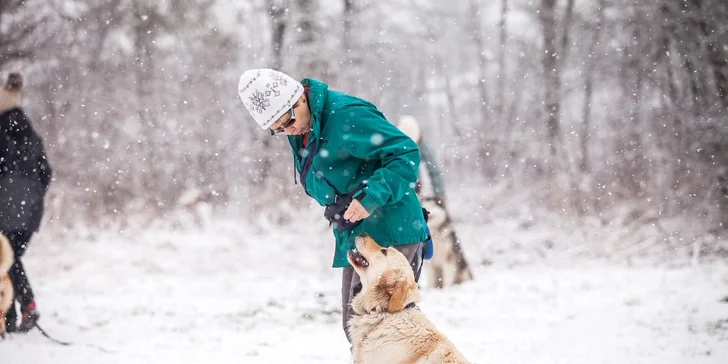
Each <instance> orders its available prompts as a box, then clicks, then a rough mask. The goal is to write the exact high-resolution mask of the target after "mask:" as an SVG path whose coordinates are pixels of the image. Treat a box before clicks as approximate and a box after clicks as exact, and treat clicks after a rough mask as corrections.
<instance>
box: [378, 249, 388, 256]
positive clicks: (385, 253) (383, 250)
mask: <svg viewBox="0 0 728 364" xmlns="http://www.w3.org/2000/svg"><path fill="white" fill-rule="evenodd" d="M380 251H381V252H382V254H384V256H385V257H386V256H387V249H382V250H380Z"/></svg>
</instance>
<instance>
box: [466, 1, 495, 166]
mask: <svg viewBox="0 0 728 364" xmlns="http://www.w3.org/2000/svg"><path fill="white" fill-rule="evenodd" d="M479 16H480V7H479V6H478V4H477V2H476V0H471V1H470V33H471V34H472V39H473V42H474V44H475V49H476V51H477V52H478V54H477V56H476V62H477V74H478V80H477V82H478V85H477V89H478V114H479V116H480V117H479V125H481V126H482V127H481V129H480V130H482V131H487V133H486V132H483V133H482V134H481V137H480V140H479V141H478V143H479V145H480V146H481V147H480V148H479V150H478V154H479V155H480V158H481V159H483V160H484V159H485V157H486V156H487V155H488V152H489V150H488V149H489V148H491V149H492V148H493V147H494V146H493V142H494V141H495V139H496V138H495V135H494V134H493V133H492V130H493V128H492V127H486V124H487V123H488V122H492V115H491V108H490V105H489V102H488V85H487V82H486V79H487V70H486V67H487V66H488V59H487V58H486V56H485V51H486V49H485V42H484V41H483V31H482V29H481V27H480V19H479V18H478V17H479ZM483 165H484V166H487V165H489V164H488V163H483ZM483 172H485V173H486V174H492V171H488V170H487V169H486V170H483Z"/></svg>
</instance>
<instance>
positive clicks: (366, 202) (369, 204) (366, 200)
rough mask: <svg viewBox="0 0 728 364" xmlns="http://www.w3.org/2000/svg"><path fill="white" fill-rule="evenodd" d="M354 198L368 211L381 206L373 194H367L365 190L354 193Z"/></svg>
mask: <svg viewBox="0 0 728 364" xmlns="http://www.w3.org/2000/svg"><path fill="white" fill-rule="evenodd" d="M354 198H356V199H357V200H359V202H361V205H362V206H364V208H365V209H366V210H367V212H368V213H370V214H371V213H372V212H374V210H376V209H377V208H378V207H379V206H381V205H380V204H379V203H377V201H375V200H374V196H372V195H370V194H368V193H367V192H366V190H362V191H359V192H357V193H356V195H354Z"/></svg>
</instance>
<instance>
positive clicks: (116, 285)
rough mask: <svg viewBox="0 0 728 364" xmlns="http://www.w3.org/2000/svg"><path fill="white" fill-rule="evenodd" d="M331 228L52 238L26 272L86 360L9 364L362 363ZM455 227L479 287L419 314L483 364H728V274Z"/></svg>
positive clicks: (442, 294) (48, 312) (40, 341)
mask: <svg viewBox="0 0 728 364" xmlns="http://www.w3.org/2000/svg"><path fill="white" fill-rule="evenodd" d="M319 220H320V219H319V218H318V217H312V218H311V220H310V221H306V222H305V224H301V225H298V226H295V227H292V226H288V227H282V228H273V227H272V226H273V224H270V225H268V226H270V228H261V227H257V228H252V227H250V226H248V225H246V224H242V223H240V222H239V221H225V220H219V221H217V222H215V223H214V224H212V225H211V226H208V227H207V228H204V229H200V230H190V229H171V228H160V227H155V226H149V227H147V228H145V229H139V230H140V231H143V233H130V232H129V231H123V232H119V231H118V230H115V229H109V230H107V231H101V232H94V233H92V234H88V235H86V236H84V237H82V238H70V237H66V238H58V237H56V238H53V239H52V238H51V236H53V234H51V233H50V232H45V233H42V234H40V235H39V236H38V237H37V238H36V239H35V240H34V242H33V245H32V246H31V248H30V250H29V252H28V255H27V258H26V260H25V262H26V267H27V269H28V270H29V272H30V275H31V276H30V278H31V279H32V282H33V283H34V284H35V289H36V294H37V301H38V305H39V309H40V311H41V313H42V314H43V316H42V318H41V321H40V323H41V324H42V326H43V327H44V328H45V329H46V330H47V331H48V332H49V333H50V334H51V335H53V336H55V337H57V338H59V339H61V340H68V341H72V342H73V343H75V344H74V345H72V346H68V347H64V346H60V345H58V344H55V343H53V342H51V341H49V340H47V339H46V338H44V337H43V336H41V334H40V333H39V332H37V331H35V332H31V333H29V334H27V335H14V336H12V337H11V338H10V339H8V340H5V341H4V342H0V363H3V364H4V363H23V364H34V363H44V364H45V363H61V364H62V363H73V364H76V363H99V364H101V363H140V364H141V363H155V364H157V363H167V362H169V363H172V362H181V363H216V364H223V363H323V364H329V363H331V364H333V363H338V364H340V363H347V362H350V358H349V345H348V343H347V342H346V340H345V338H344V335H343V332H342V329H341V324H340V320H341V319H340V301H339V299H340V298H339V285H340V275H339V274H340V272H339V270H335V269H332V268H329V267H330V263H331V261H330V259H331V254H332V244H333V241H332V240H333V239H332V237H331V236H330V233H329V232H328V231H327V228H326V224H325V223H323V222H321V221H319ZM527 220H528V219H527ZM511 222H512V221H511ZM259 226H266V225H265V224H261V225H259ZM458 227H459V230H460V233H461V235H462V236H463V240H465V244H466V250H467V251H468V254H469V257H470V258H471V263H472V264H473V265H474V270H475V275H476V280H475V281H474V282H470V283H468V284H465V285H463V286H460V287H454V288H450V289H447V290H442V291H436V290H429V289H426V290H424V292H423V296H424V302H423V303H422V305H421V308H422V310H423V311H424V312H425V313H427V315H428V316H429V317H430V318H431V319H432V320H433V321H434V322H435V323H436V324H437V325H438V326H439V327H440V329H441V330H442V331H443V332H445V333H446V334H447V335H448V336H449V337H450V338H451V339H452V341H453V342H454V343H455V344H456V346H458V347H459V349H460V350H461V351H462V352H463V353H464V354H465V355H466V356H467V357H468V358H470V360H471V361H472V362H475V363H518V364H522V363H560V364H561V363H564V364H565V363H578V364H583V363H615V364H625V363H655V364H658V363H659V364H665V363H686V364H687V363H691V364H693V363H695V364H698V363H716V364H717V363H727V362H728V303H724V302H721V300H722V299H723V298H724V297H725V296H727V295H728V265H727V264H725V262H724V263H715V262H714V263H708V262H705V263H701V264H700V265H692V266H676V265H672V266H670V265H666V264H662V265H647V266H644V265H643V266H638V267H635V266H632V267H630V266H627V265H626V264H623V263H620V262H614V261H610V260H607V259H600V258H595V257H582V258H578V259H577V258H573V257H572V258H566V257H563V256H554V257H549V256H546V257H544V256H543V253H538V252H537V251H538V250H539V248H530V247H533V246H539V245H538V244H535V243H534V242H543V241H546V242H548V241H551V240H557V243H558V239H567V238H568V237H569V236H571V237H572V239H576V238H574V237H573V234H570V233H564V232H563V231H562V232H561V233H560V232H559V231H560V228H559V227H558V226H555V225H552V226H551V228H550V229H545V228H543V229H541V228H538V226H536V227H534V226H530V225H529V224H525V225H524V224H522V223H516V222H512V223H509V221H506V220H503V221H498V220H491V221H489V222H487V223H468V224H466V223H461V224H460V225H459V226H458ZM49 230H50V229H49ZM503 241H506V243H502V242H503ZM498 242H501V244H500V245H501V246H510V245H512V244H515V245H513V247H512V249H505V248H503V249H500V248H498V249H493V248H492V246H495V245H497V244H498ZM539 244H540V243H539ZM545 244H546V245H548V244H551V243H545ZM517 246H527V247H529V248H524V249H521V254H522V255H523V256H528V257H537V258H534V259H530V258H529V259H522V258H519V257H518V254H519V249H518V248H517ZM500 250H503V251H502V252H501V253H502V254H500V255H498V254H496V253H494V252H497V251H500ZM509 251H511V252H509ZM529 251H530V252H531V253H533V252H537V253H535V254H526V253H525V252H529ZM514 257H515V258H514ZM484 261H490V262H492V264H482V263H481V262H484ZM424 280H426V277H423V281H424Z"/></svg>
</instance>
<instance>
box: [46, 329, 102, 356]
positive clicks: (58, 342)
mask: <svg viewBox="0 0 728 364" xmlns="http://www.w3.org/2000/svg"><path fill="white" fill-rule="evenodd" d="M35 327H37V328H38V331H40V333H41V334H43V336H45V337H46V338H48V340H50V341H52V342H54V343H56V344H59V345H63V346H71V345H83V346H88V347H90V348H94V349H98V350H100V351H102V352H104V353H108V352H109V351H108V350H106V349H104V348H102V347H100V346H98V345H92V344H75V343H72V342H68V341H61V340H58V339H56V338H54V337H53V336H50V335H48V333H47V332H46V331H45V330H43V328H41V327H40V326H39V325H38V324H37V323H36V324H35Z"/></svg>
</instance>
